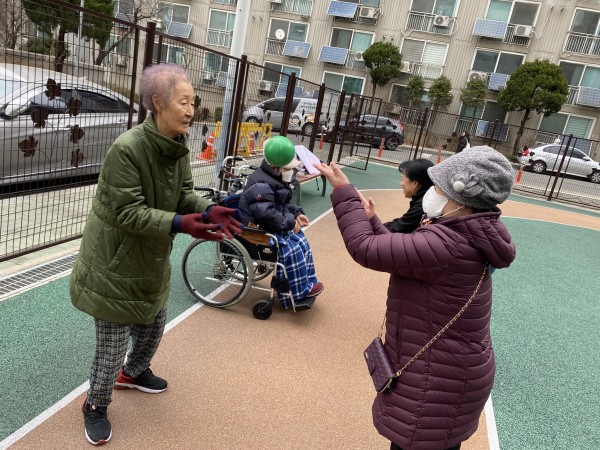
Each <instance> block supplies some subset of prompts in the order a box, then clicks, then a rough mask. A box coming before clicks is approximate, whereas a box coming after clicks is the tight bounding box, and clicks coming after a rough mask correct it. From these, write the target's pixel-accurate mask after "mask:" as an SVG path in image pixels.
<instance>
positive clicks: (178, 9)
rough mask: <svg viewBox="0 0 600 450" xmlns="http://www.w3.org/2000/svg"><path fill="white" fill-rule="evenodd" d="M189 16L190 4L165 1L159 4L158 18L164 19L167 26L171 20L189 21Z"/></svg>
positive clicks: (178, 21)
mask: <svg viewBox="0 0 600 450" xmlns="http://www.w3.org/2000/svg"><path fill="white" fill-rule="evenodd" d="M189 16H190V7H189V6H188V5H179V4H177V3H164V2H160V3H159V4H158V18H159V19H160V20H162V21H163V23H164V24H165V26H168V25H169V24H170V23H171V22H177V23H188V20H189Z"/></svg>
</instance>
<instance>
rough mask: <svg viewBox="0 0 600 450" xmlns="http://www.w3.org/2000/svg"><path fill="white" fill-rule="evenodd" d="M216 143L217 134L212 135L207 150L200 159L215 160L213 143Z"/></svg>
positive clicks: (207, 141) (208, 140)
mask: <svg viewBox="0 0 600 450" xmlns="http://www.w3.org/2000/svg"><path fill="white" fill-rule="evenodd" d="M214 141H215V133H210V136H208V139H207V140H206V148H205V149H204V151H203V152H202V154H201V155H200V159H213V158H214V155H213V143H214Z"/></svg>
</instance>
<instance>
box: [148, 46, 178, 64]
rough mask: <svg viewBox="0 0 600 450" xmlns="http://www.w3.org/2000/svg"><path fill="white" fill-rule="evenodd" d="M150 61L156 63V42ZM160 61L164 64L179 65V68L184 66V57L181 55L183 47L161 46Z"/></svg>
mask: <svg viewBox="0 0 600 450" xmlns="http://www.w3.org/2000/svg"><path fill="white" fill-rule="evenodd" d="M152 61H153V62H155V63H156V62H158V42H155V43H154V49H153V51H152ZM160 61H161V62H166V63H173V64H179V65H181V66H185V65H186V60H185V55H184V53H183V47H178V46H176V45H167V44H164V43H163V45H162V49H161V54H160Z"/></svg>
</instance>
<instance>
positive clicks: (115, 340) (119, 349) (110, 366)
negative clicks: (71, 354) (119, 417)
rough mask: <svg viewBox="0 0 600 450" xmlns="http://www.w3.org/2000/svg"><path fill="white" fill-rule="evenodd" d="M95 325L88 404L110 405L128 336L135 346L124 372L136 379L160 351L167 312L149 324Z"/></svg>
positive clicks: (108, 323) (104, 323) (161, 312)
mask: <svg viewBox="0 0 600 450" xmlns="http://www.w3.org/2000/svg"><path fill="white" fill-rule="evenodd" d="M95 322H96V354H95V355H94V360H93V361H92V371H91V375H90V389H89V390H88V402H89V403H91V404H93V405H94V406H107V405H108V404H109V403H110V402H111V400H112V390H113V387H114V385H115V381H117V377H118V376H119V371H120V370H121V368H122V366H123V360H124V359H125V355H126V353H127V344H128V343H129V337H130V336H131V340H132V344H133V345H132V348H131V351H130V352H129V354H128V355H127V363H126V364H125V371H126V372H127V374H128V375H129V376H131V377H133V378H135V377H137V376H138V375H139V374H140V373H142V372H143V371H144V370H146V369H147V368H148V367H149V366H150V361H151V360H152V357H153V356H154V354H155V353H156V350H157V349H158V345H159V344H160V341H161V339H162V335H163V332H164V330H165V324H166V322H167V309H166V308H163V309H162V310H161V311H160V312H159V313H158V314H157V315H156V317H155V318H154V323H151V324H149V325H117V324H114V323H110V322H105V321H103V320H98V319H96V321H95Z"/></svg>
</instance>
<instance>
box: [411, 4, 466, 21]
mask: <svg viewBox="0 0 600 450" xmlns="http://www.w3.org/2000/svg"><path fill="white" fill-rule="evenodd" d="M456 4H457V0H413V2H412V6H411V7H410V10H411V11H412V12H420V13H425V14H434V15H440V16H448V17H454V15H455V11H456Z"/></svg>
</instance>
